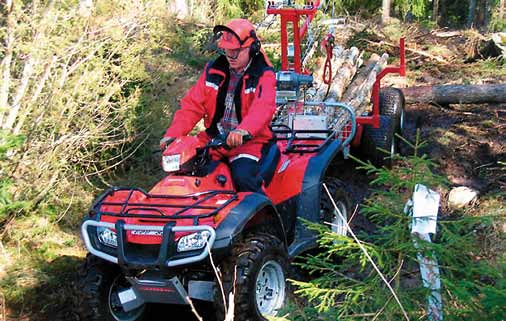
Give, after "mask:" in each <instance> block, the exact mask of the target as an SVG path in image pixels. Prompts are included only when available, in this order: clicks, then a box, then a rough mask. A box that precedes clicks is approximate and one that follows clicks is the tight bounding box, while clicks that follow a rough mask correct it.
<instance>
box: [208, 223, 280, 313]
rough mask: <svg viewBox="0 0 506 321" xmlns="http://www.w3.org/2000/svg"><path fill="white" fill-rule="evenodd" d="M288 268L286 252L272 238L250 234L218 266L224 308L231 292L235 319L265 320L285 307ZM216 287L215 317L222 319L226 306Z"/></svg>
mask: <svg viewBox="0 0 506 321" xmlns="http://www.w3.org/2000/svg"><path fill="white" fill-rule="evenodd" d="M287 266H288V256H287V253H286V249H285V247H284V245H283V243H282V242H281V241H280V240H279V239H278V238H277V237H275V236H273V235H270V234H265V233H256V234H254V235H249V236H247V237H246V238H245V239H244V240H243V241H241V242H239V243H238V244H237V245H236V246H235V247H234V249H233V250H232V255H231V256H230V257H229V258H228V259H226V260H225V261H224V262H223V263H222V264H221V271H222V275H223V287H224V292H225V294H226V301H227V304H226V306H228V297H229V293H230V292H233V293H234V320H241V321H243V320H244V321H265V320H267V319H266V317H267V316H274V315H275V314H276V312H277V311H278V310H279V309H280V308H282V307H283V306H284V304H285V300H286V275H287ZM234 281H235V282H234ZM217 288H218V289H217V290H216V292H215V305H216V317H217V320H224V318H225V304H224V303H223V295H222V293H221V291H220V289H219V287H217ZM263 312H264V313H263ZM266 312H267V313H266Z"/></svg>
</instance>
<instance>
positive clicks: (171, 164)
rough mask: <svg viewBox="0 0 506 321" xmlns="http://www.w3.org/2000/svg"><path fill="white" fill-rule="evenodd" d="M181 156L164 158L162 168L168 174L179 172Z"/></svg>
mask: <svg viewBox="0 0 506 321" xmlns="http://www.w3.org/2000/svg"><path fill="white" fill-rule="evenodd" d="M180 161H181V154H176V155H167V156H163V157H162V167H163V170H164V171H166V172H175V171H178V170H179V162H180Z"/></svg>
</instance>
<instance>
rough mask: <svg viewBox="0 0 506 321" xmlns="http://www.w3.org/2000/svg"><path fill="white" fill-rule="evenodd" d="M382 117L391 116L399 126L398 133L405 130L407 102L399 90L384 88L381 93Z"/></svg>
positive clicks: (380, 106)
mask: <svg viewBox="0 0 506 321" xmlns="http://www.w3.org/2000/svg"><path fill="white" fill-rule="evenodd" d="M379 102H380V103H379V109H380V115H383V116H391V117H392V118H393V119H394V121H395V123H396V126H397V129H398V133H399V134H402V130H403V129H404V117H405V108H406V101H405V98H404V94H403V93H402V91H401V90H400V89H398V88H383V89H381V90H380V93H379Z"/></svg>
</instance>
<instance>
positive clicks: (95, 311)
mask: <svg viewBox="0 0 506 321" xmlns="http://www.w3.org/2000/svg"><path fill="white" fill-rule="evenodd" d="M128 286H129V283H128V281H127V280H126V279H125V276H124V274H123V272H122V271H121V269H120V268H119V267H118V266H117V265H115V264H111V263H109V262H107V261H104V260H102V259H100V258H98V257H96V256H94V255H91V254H88V256H87V257H86V262H85V263H84V264H83V265H82V266H81V267H80V269H79V275H78V280H77V282H76V300H77V304H76V307H75V308H76V309H77V313H78V315H79V319H80V320H81V321H140V320H143V319H144V315H145V310H146V305H145V304H144V305H142V306H140V307H138V308H136V309H134V310H132V311H129V312H126V311H125V310H123V307H122V306H121V303H120V301H119V298H118V291H120V290H122V289H126V288H128Z"/></svg>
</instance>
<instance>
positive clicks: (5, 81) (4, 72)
mask: <svg viewBox="0 0 506 321" xmlns="http://www.w3.org/2000/svg"><path fill="white" fill-rule="evenodd" d="M12 5H13V4H12V0H7V1H6V3H5V11H6V12H7V31H6V33H7V34H6V41H5V47H4V48H5V49H4V58H3V59H2V62H1V63H0V71H1V76H2V79H1V85H0V128H2V125H3V122H4V120H3V119H4V115H5V114H6V113H7V112H8V110H9V88H10V84H11V63H12V54H13V49H14V28H15V27H16V18H15V17H14V12H13V8H12Z"/></svg>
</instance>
